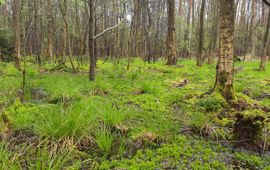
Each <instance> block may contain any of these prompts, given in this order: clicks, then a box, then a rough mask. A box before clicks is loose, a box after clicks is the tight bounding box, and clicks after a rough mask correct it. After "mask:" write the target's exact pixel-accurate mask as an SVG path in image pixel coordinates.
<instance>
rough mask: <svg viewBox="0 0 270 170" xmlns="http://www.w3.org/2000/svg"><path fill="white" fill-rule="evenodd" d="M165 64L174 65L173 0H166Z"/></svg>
mask: <svg viewBox="0 0 270 170" xmlns="http://www.w3.org/2000/svg"><path fill="white" fill-rule="evenodd" d="M167 8H168V33H167V65H176V62H177V61H176V33H175V0H167Z"/></svg>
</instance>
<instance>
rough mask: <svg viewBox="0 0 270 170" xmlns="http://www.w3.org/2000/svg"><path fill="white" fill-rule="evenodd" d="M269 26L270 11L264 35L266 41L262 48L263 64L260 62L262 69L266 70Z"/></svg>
mask: <svg viewBox="0 0 270 170" xmlns="http://www.w3.org/2000/svg"><path fill="white" fill-rule="evenodd" d="M269 28H270V12H269V13H268V22H267V27H266V31H265V35H264V41H263V48H262V52H261V53H262V56H261V64H260V70H261V71H264V70H265V65H266V62H267V56H266V55H267V41H268V37H269Z"/></svg>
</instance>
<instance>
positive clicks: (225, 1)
mask: <svg viewBox="0 0 270 170" xmlns="http://www.w3.org/2000/svg"><path fill="white" fill-rule="evenodd" d="M220 3H221V4H220V10H221V11H220V42H219V59H218V64H217V67H216V83H215V87H214V91H219V92H221V93H222V95H223V97H224V98H225V99H226V100H227V101H232V100H234V99H235V93H234V89H233V79H234V78H233V76H234V75H233V74H234V73H233V70H234V64H233V56H234V55H233V54H234V0H221V1H220Z"/></svg>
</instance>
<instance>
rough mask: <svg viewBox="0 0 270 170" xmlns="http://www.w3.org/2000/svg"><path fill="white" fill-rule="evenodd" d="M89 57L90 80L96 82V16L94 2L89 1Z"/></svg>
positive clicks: (92, 0)
mask: <svg viewBox="0 0 270 170" xmlns="http://www.w3.org/2000/svg"><path fill="white" fill-rule="evenodd" d="M89 9H90V16H89V55H90V56H89V57H90V68H89V80H90V81H94V80H95V67H96V58H95V47H94V46H95V35H94V34H95V23H94V20H95V15H94V0H89Z"/></svg>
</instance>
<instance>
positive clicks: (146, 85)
mask: <svg viewBox="0 0 270 170" xmlns="http://www.w3.org/2000/svg"><path fill="white" fill-rule="evenodd" d="M140 89H141V91H142V93H148V94H156V93H157V88H156V86H155V85H153V84H152V83H150V82H146V81H143V82H141V83H140Z"/></svg>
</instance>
